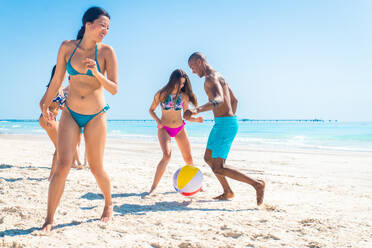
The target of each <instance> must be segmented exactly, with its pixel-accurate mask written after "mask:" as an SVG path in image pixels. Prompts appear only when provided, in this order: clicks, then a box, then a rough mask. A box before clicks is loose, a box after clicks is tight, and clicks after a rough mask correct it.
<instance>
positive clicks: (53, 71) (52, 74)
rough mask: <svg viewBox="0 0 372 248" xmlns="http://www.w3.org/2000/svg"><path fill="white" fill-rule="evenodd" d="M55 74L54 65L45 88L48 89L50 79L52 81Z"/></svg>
mask: <svg viewBox="0 0 372 248" xmlns="http://www.w3.org/2000/svg"><path fill="white" fill-rule="evenodd" d="M55 72H56V65H54V66H53V69H52V73H51V74H50V79H49V83H48V84H47V86H46V87H47V88H49V85H50V82H52V79H53V76H54V73H55Z"/></svg>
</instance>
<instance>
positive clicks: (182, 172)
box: [173, 165, 203, 196]
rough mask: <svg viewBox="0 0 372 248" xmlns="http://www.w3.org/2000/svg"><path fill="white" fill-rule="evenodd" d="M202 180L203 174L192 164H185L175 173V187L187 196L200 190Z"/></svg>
mask: <svg viewBox="0 0 372 248" xmlns="http://www.w3.org/2000/svg"><path fill="white" fill-rule="evenodd" d="M202 181H203V174H202V173H201V171H200V170H199V169H198V168H196V167H194V166H192V165H185V166H184V167H181V168H179V169H178V170H177V171H176V172H175V173H174V175H173V186H174V188H175V189H176V191H177V192H179V193H181V194H183V195H185V196H191V195H194V194H195V193H197V192H198V191H200V190H201V188H202Z"/></svg>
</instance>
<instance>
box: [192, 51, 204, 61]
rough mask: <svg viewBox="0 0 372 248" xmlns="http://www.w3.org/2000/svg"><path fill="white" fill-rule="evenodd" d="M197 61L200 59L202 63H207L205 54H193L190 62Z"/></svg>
mask: <svg viewBox="0 0 372 248" xmlns="http://www.w3.org/2000/svg"><path fill="white" fill-rule="evenodd" d="M197 59H200V60H201V61H206V60H207V58H206V57H205V55H204V54H202V53H200V52H195V53H193V54H191V56H190V57H189V62H190V61H195V60H197Z"/></svg>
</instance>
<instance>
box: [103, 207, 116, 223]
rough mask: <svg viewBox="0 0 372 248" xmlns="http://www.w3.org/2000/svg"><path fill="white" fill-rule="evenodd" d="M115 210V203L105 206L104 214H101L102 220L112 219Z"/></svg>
mask: <svg viewBox="0 0 372 248" xmlns="http://www.w3.org/2000/svg"><path fill="white" fill-rule="evenodd" d="M113 211H114V205H113V204H110V205H108V206H105V207H104V209H103V213H102V216H101V221H103V222H108V221H109V220H111V217H112V214H113Z"/></svg>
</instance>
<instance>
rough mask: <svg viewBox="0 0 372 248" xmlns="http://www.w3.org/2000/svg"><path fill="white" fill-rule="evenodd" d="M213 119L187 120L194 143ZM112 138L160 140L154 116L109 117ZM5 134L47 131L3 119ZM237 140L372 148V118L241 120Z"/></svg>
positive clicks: (1, 130) (326, 147)
mask: <svg viewBox="0 0 372 248" xmlns="http://www.w3.org/2000/svg"><path fill="white" fill-rule="evenodd" d="M213 125H214V122H213V120H205V121H204V123H191V122H187V123H186V126H185V127H186V130H187V133H188V136H189V138H190V142H191V144H193V143H196V144H204V143H205V144H206V142H207V139H208V135H209V132H210V130H211V129H212V127H213ZM107 127H108V128H107V131H108V133H107V136H108V138H118V139H120V138H126V139H136V140H148V141H156V140H157V127H156V123H155V121H153V120H108V121H107ZM1 134H14V135H17V134H27V135H46V132H45V131H44V130H43V129H42V128H41V127H40V126H39V123H38V121H37V120H11V119H7V120H5V119H3V120H0V135H1ZM234 144H237V145H245V146H249V147H252V148H255V147H256V148H276V149H287V148H298V149H312V150H337V151H356V152H372V122H341V121H322V120H249V119H241V120H239V132H238V135H237V137H236V139H235V140H234Z"/></svg>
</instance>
